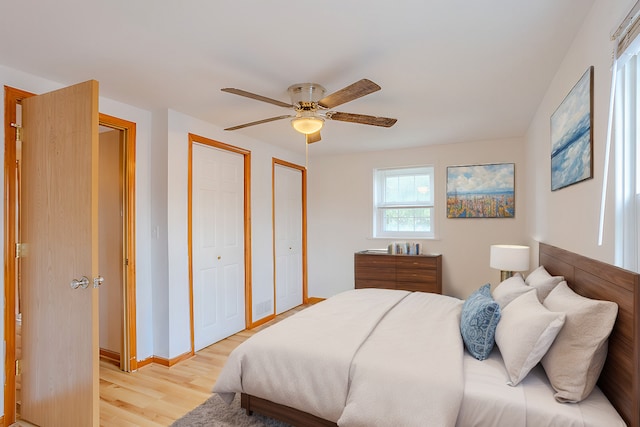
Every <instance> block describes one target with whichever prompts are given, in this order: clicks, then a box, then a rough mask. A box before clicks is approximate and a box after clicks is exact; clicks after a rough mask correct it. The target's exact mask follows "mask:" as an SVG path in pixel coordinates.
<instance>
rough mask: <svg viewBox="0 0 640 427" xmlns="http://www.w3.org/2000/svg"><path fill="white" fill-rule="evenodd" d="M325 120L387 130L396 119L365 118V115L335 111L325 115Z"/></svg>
mask: <svg viewBox="0 0 640 427" xmlns="http://www.w3.org/2000/svg"><path fill="white" fill-rule="evenodd" d="M327 118H328V119H331V120H338V121H341V122H349V123H359V124H361V125H373V126H382V127H385V128H389V127H391V126H393V125H395V124H396V122H397V121H398V119H390V118H389V117H376V116H367V115H365V114H353V113H340V112H337V111H333V112H329V113H327Z"/></svg>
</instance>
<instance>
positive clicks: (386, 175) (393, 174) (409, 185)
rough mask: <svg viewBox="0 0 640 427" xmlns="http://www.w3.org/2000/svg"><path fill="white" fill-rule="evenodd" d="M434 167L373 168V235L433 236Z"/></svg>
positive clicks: (400, 236) (393, 236) (401, 236)
mask: <svg viewBox="0 0 640 427" xmlns="http://www.w3.org/2000/svg"><path fill="white" fill-rule="evenodd" d="M433 189H434V183H433V166H421V167H411V168H399V169H398V168H396V169H376V170H375V171H374V184H373V191H374V194H373V200H374V201H373V205H374V209H373V210H374V212H373V236H374V237H389V238H396V237H398V238H432V237H434V207H433V199H434V195H433Z"/></svg>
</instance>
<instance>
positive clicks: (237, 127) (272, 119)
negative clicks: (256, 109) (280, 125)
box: [225, 114, 293, 130]
mask: <svg viewBox="0 0 640 427" xmlns="http://www.w3.org/2000/svg"><path fill="white" fill-rule="evenodd" d="M289 117H293V115H291V114H287V115H286V116H278V117H271V118H268V119H262V120H257V121H255V122H250V123H245V124H242V125H238V126H232V127H230V128H226V129H225V130H236V129H242V128H246V127H249V126H254V125H261V124H262V123H269V122H273V121H276V120H282V119H287V118H289Z"/></svg>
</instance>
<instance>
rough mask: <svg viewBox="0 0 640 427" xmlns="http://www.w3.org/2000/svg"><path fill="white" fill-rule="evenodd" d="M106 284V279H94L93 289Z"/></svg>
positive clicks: (99, 277)
mask: <svg viewBox="0 0 640 427" xmlns="http://www.w3.org/2000/svg"><path fill="white" fill-rule="evenodd" d="M103 283H104V277H102V276H98V277H94V278H93V287H94V288H97V287H99V286H100V285H102V284H103Z"/></svg>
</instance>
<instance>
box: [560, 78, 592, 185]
mask: <svg viewBox="0 0 640 427" xmlns="http://www.w3.org/2000/svg"><path fill="white" fill-rule="evenodd" d="M590 178H593V66H591V67H589V69H588V70H587V71H586V72H585V73H584V74H583V75H582V77H581V78H580V80H579V81H578V83H576V85H575V86H574V87H573V88H572V89H571V91H570V92H569V94H568V95H567V96H566V97H565V99H564V100H563V101H562V103H561V104H560V106H559V107H558V109H557V110H556V111H555V112H554V113H553V114H552V115H551V191H555V190H559V189H561V188H564V187H567V186H569V185H572V184H576V183H578V182H581V181H584V180H586V179H590Z"/></svg>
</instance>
